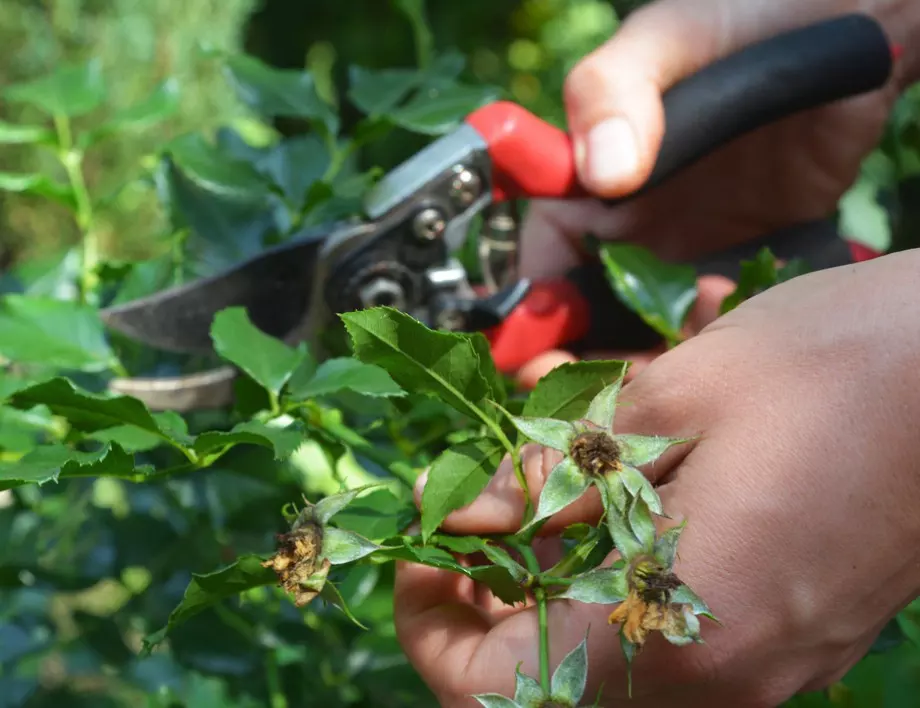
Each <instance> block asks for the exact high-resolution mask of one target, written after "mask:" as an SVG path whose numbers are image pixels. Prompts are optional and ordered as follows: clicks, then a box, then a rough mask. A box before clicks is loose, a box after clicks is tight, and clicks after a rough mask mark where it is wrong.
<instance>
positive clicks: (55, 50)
mask: <svg viewBox="0 0 920 708" xmlns="http://www.w3.org/2000/svg"><path fill="white" fill-rule="evenodd" d="M408 4H409V5H413V4H416V3H408ZM615 4H616V5H617V6H618V7H620V9H621V10H623V9H625V8H627V7H628V6H629V4H630V3H615ZM398 5H399V3H393V2H389V1H384V0H349V1H348V2H341V1H338V2H337V1H336V0H312V1H311V2H297V1H296V0H264V1H259V0H156V2H149V1H144V0H47V1H40V0H3V2H2V3H0V46H2V47H3V48H4V51H3V56H2V58H0V85H7V84H11V83H15V82H19V81H23V80H28V79H32V78H35V77H36V76H39V75H42V74H45V73H47V72H50V71H52V70H53V69H54V68H55V67H57V66H59V65H61V64H66V63H70V62H83V61H87V60H89V59H91V58H96V59H98V60H99V61H100V62H101V65H102V72H103V75H104V77H105V81H106V83H107V85H108V92H109V97H108V100H107V103H110V104H111V105H113V106H116V107H119V106H125V105H130V104H132V103H134V102H138V101H140V100H142V99H143V98H145V97H146V96H147V95H148V94H149V92H150V91H151V89H152V87H154V86H155V85H157V84H159V83H160V82H163V81H166V80H168V79H174V80H175V81H176V82H177V83H178V87H179V89H180V91H181V106H180V110H179V111H178V113H176V114H175V116H174V117H173V118H171V119H170V120H169V121H167V122H165V123H163V124H161V125H159V126H157V127H156V128H154V129H152V130H149V131H146V132H144V133H143V134H140V135H137V134H130V135H117V136H114V137H113V138H110V139H109V140H108V141H107V142H106V143H105V144H104V145H101V146H99V147H97V148H95V149H94V151H93V153H92V154H91V155H90V156H88V158H87V162H86V166H85V170H86V174H87V181H88V183H89V186H90V190H91V191H93V192H94V193H97V194H103V195H106V194H109V193H110V192H112V191H113V190H115V189H116V188H121V189H120V191H119V193H118V195H117V197H116V198H114V199H113V200H112V201H111V202H110V203H109V204H108V205H107V207H106V210H105V213H104V214H100V215H99V217H98V219H97V221H98V223H97V226H98V231H99V234H100V239H101V241H102V246H103V248H104V249H105V251H106V253H109V254H111V255H112V256H114V257H118V258H130V259H135V258H143V257H146V256H148V255H150V251H151V248H152V246H151V244H150V243H149V239H150V230H149V229H148V228H144V229H143V230H139V228H138V224H144V225H145V226H146V225H149V224H151V223H156V220H157V219H160V218H161V215H160V213H159V209H158V206H157V201H156V198H155V195H154V194H153V193H152V190H150V189H149V188H147V187H146V185H145V184H144V183H143V182H142V181H138V178H139V167H140V166H141V165H142V164H143V160H144V158H145V157H146V156H148V155H150V154H151V153H152V152H153V151H155V150H156V148H157V147H159V146H161V145H162V144H164V143H165V142H166V141H168V140H170V139H172V138H175V137H176V136H179V135H182V134H183V133H186V132H205V133H213V132H214V131H215V130H216V129H217V128H219V127H221V126H225V125H230V126H234V127H235V128H237V130H239V131H242V132H243V133H245V132H246V129H247V127H248V122H247V121H248V118H249V114H248V112H247V111H246V109H245V107H244V106H243V105H241V104H240V103H239V102H238V100H237V99H236V97H235V95H234V93H233V91H232V90H230V88H229V87H228V84H227V82H226V80H225V78H224V76H223V75H222V74H221V71H220V67H219V66H218V65H217V63H216V62H215V61H214V59H212V58H211V57H210V55H209V53H208V52H209V50H214V49H218V50H224V51H231V52H232V51H240V50H241V51H245V52H247V53H251V54H253V55H255V56H258V57H259V58H261V59H263V60H264V61H266V62H268V63H270V64H272V65H275V66H277V67H283V68H303V67H308V68H309V69H311V71H312V72H313V73H314V76H315V77H316V78H317V81H318V84H319V88H320V90H321V94H322V96H323V97H324V98H325V99H326V100H328V101H329V102H330V103H332V104H333V105H335V106H338V107H340V109H341V117H342V122H343V133H345V134H349V133H350V130H351V129H352V128H353V127H354V125H355V123H356V122H357V121H358V120H359V118H360V117H361V116H360V114H359V113H358V111H357V109H355V108H354V107H353V106H351V105H350V104H349V103H348V102H346V101H343V100H342V95H343V94H344V92H345V91H346V89H347V80H348V69H349V67H350V66H351V65H355V64H356V65H360V66H362V67H366V68H372V69H373V68H389V67H413V66H416V65H417V64H418V62H419V60H420V59H422V60H424V55H425V53H426V52H430V51H431V50H432V49H435V50H437V51H438V52H445V51H449V50H458V51H459V52H461V53H462V54H463V55H465V57H466V58H467V61H466V66H465V68H464V71H463V75H462V77H461V78H462V79H463V80H464V81H471V82H485V83H490V84H497V85H499V86H502V87H505V88H506V89H507V91H508V92H510V95H511V96H512V97H513V98H515V99H516V100H518V101H520V102H522V103H523V104H525V105H527V106H528V107H529V108H531V109H533V110H536V111H538V112H539V113H540V114H541V115H544V116H546V117H547V118H553V119H558V118H560V117H561V102H560V96H561V93H560V91H561V86H562V80H563V77H564V76H565V73H566V70H567V69H568V68H569V67H570V66H571V65H572V63H573V62H574V61H576V60H577V59H578V58H579V57H580V56H582V55H583V54H585V53H586V52H587V51H589V50H590V49H592V48H593V47H595V46H597V44H598V43H599V42H601V41H603V40H604V39H606V38H607V37H609V36H610V34H611V32H612V31H613V30H614V29H615V26H616V23H617V19H616V18H617V14H616V12H615V10H614V7H613V6H612V4H611V3H610V2H603V1H598V0H524V1H523V2H521V1H518V0H490V2H487V3H486V2H480V3H474V4H473V3H434V2H432V3H428V4H427V6H426V7H425V14H426V15H427V27H424V28H420V27H418V26H417V25H416V24H414V23H413V22H412V21H411V20H410V19H408V18H407V15H406V14H404V12H403V11H402V10H401V8H400V7H399V6H398ZM474 8H475V9H474ZM419 39H421V42H422V44H421V46H419ZM420 55H421V56H420ZM33 115H34V114H32V112H31V111H30V110H29V109H28V108H20V107H19V106H16V105H12V104H9V103H4V102H2V101H0V120H6V121H9V122H18V121H25V120H27V119H28V118H30V117H33ZM88 120H98V117H96V116H91V117H89V118H88ZM84 122H85V121H84ZM250 122H251V121H250ZM276 127H277V128H278V129H279V130H280V131H282V132H283V133H288V134H289V133H291V132H296V131H297V130H298V129H302V127H299V126H296V125H295V126H291V125H285V124H284V122H283V121H280V122H277V123H276ZM77 128H79V122H78V125H77ZM253 130H258V127H256V128H253ZM254 139H258V136H256V137H255V138H254ZM428 139H429V138H427V137H426V136H419V135H417V134H412V133H409V132H407V131H397V132H396V133H395V134H394V135H393V136H391V138H390V139H388V140H386V141H383V143H382V144H377V145H374V146H373V147H371V148H369V149H365V150H364V152H363V153H362V154H361V156H360V159H361V161H362V163H364V164H365V165H367V166H372V165H379V166H381V167H384V168H386V167H390V166H392V165H393V164H395V163H396V162H398V161H399V160H401V159H403V158H405V157H406V156H408V155H409V154H411V152H412V151H414V150H416V149H418V147H420V146H421V145H423V144H424V143H425V142H426V141H427V140H428ZM38 159H39V158H38V157H37V151H35V150H34V149H33V148H32V147H31V146H22V147H19V146H3V147H2V148H0V172H7V173H34V172H38V171H41V172H45V173H49V174H54V173H55V170H59V169H60V168H59V167H58V166H57V165H56V164H53V160H51V159H50V158H49V159H46V160H45V161H44V162H41V163H39V162H37V160H38ZM125 184H128V185H130V186H129V187H127V188H122V185H125ZM164 228H165V226H164ZM77 238H78V235H77V232H76V230H75V228H74V226H73V220H72V218H71V217H70V215H69V214H68V213H67V212H66V211H65V210H64V209H56V208H53V207H52V208H49V206H48V205H47V204H46V203H45V202H44V201H43V200H39V199H33V198H28V197H23V196H22V195H20V194H15V193H13V194H10V193H5V194H4V193H2V192H0V266H2V265H3V264H4V263H5V264H9V263H11V262H12V261H13V260H14V259H15V260H21V259H25V258H29V257H30V256H31V255H33V254H44V255H47V254H48V252H49V250H56V249H58V248H60V247H63V246H65V245H70V244H73V243H74V242H75V241H76V239H77Z"/></svg>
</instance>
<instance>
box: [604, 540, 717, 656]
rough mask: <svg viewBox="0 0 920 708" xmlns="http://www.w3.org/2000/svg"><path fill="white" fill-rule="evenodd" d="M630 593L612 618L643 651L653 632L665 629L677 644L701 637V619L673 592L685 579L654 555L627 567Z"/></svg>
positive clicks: (624, 634) (637, 560)
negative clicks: (678, 601)
mask: <svg viewBox="0 0 920 708" xmlns="http://www.w3.org/2000/svg"><path fill="white" fill-rule="evenodd" d="M627 573H628V574H627V585H628V587H629V594H628V595H627V597H626V600H625V601H624V602H622V603H621V604H620V605H619V606H618V607H617V608H616V609H615V610H614V611H613V612H612V613H611V614H610V617H609V618H608V620H607V621H608V623H609V624H619V625H622V626H621V631H622V633H623V636H624V637H625V638H626V639H627V640H628V641H629V642H630V643H631V644H633V645H635V647H636V651H637V652H638V651H640V650H641V649H642V647H643V646H644V645H645V641H646V639H648V635H649V633H650V632H661V633H662V634H663V635H664V636H665V638H666V639H667V640H668V641H669V642H671V643H673V644H686V643H689V642H691V641H698V640H700V636H699V631H700V623H699V620H698V619H697V618H696V616H695V615H694V614H693V612H692V610H691V609H690V608H687V607H685V606H683V605H677V604H672V594H673V593H674V591H675V590H678V589H679V588H680V587H681V586H682V585H683V583H682V582H681V581H680V579H679V578H678V577H677V576H676V575H674V573H673V572H671V570H670V569H669V568H667V567H665V566H664V565H663V564H662V563H660V562H659V561H658V560H657V559H655V558H654V557H651V556H641V557H639V558H637V559H635V560H634V561H633V563H632V564H631V566H630V567H629V568H628V570H627Z"/></svg>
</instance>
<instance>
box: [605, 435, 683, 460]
mask: <svg viewBox="0 0 920 708" xmlns="http://www.w3.org/2000/svg"><path fill="white" fill-rule="evenodd" d="M692 439H693V438H666V437H661V436H658V435H617V436H616V440H617V442H618V443H619V444H620V459H621V460H622V461H623V463H624V464H627V465H632V466H633V467H642V466H643V465H650V464H653V463H655V462H657V461H658V458H660V457H661V456H662V455H663V454H664V453H666V452H667V451H668V450H670V449H671V448H672V447H674V446H675V445H683V444H684V443H688V442H690V441H691V440H692Z"/></svg>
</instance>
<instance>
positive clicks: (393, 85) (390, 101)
mask: <svg viewBox="0 0 920 708" xmlns="http://www.w3.org/2000/svg"><path fill="white" fill-rule="evenodd" d="M421 80H422V74H421V73H420V72H418V71H416V70H415V69H380V70H373V69H365V68H363V67H360V66H352V67H349V69H348V83H349V89H348V100H350V101H351V102H352V103H353V104H354V105H355V107H357V108H358V109H359V110H360V111H362V112H363V113H366V114H368V115H369V116H383V115H386V114H387V113H388V112H389V111H391V110H393V109H394V108H396V106H398V105H399V103H400V102H401V101H402V100H403V99H405V98H406V97H407V96H408V95H409V92H411V91H412V90H413V89H415V88H416V87H417V86H418V85H419V83H420V82H421Z"/></svg>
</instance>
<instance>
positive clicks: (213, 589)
mask: <svg viewBox="0 0 920 708" xmlns="http://www.w3.org/2000/svg"><path fill="white" fill-rule="evenodd" d="M277 581H278V578H277V576H276V575H275V573H274V571H272V570H271V568H263V567H262V559H261V558H259V556H257V555H254V554H251V555H245V556H241V557H239V558H237V559H236V561H234V562H233V563H232V564H230V565H228V566H226V567H224V568H221V569H220V570H215V571H214V572H212V573H205V574H198V573H192V581H191V582H190V583H189V585H188V587H187V588H186V589H185V595H184V596H183V598H182V602H180V603H179V605H178V606H177V607H176V608H175V609H174V610H173V611H172V613H171V614H170V615H169V621H168V623H167V625H166V626H165V627H163V628H162V629H160V630H159V631H157V632H155V633H153V634H151V635H149V636H148V637H146V638H145V639H144V648H145V650H147V651H149V650H150V649H152V648H153V647H154V646H156V645H157V644H159V643H160V642H162V641H163V640H164V639H165V638H166V636H167V635H168V634H169V632H171V631H172V630H174V629H175V628H176V627H178V626H179V625H181V624H183V623H185V622H187V621H188V620H190V619H191V618H192V617H194V616H195V615H197V614H198V613H199V612H202V611H204V610H206V609H207V608H209V607H211V606H213V605H216V604H217V603H219V602H222V601H224V600H226V599H227V598H229V597H233V596H235V595H239V594H241V593H243V592H246V591H247V590H251V589H252V588H257V587H262V586H263V585H274V584H276V583H277Z"/></svg>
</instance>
